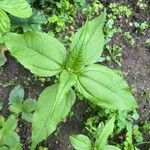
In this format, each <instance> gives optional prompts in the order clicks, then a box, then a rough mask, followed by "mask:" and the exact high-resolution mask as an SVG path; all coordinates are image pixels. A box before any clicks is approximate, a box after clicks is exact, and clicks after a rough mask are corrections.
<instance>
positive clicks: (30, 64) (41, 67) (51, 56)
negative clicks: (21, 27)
mask: <svg viewBox="0 0 150 150" xmlns="http://www.w3.org/2000/svg"><path fill="white" fill-rule="evenodd" d="M4 41H5V44H6V46H7V48H8V50H9V51H10V52H11V54H12V56H14V57H15V58H16V59H17V60H18V61H19V62H20V63H21V64H22V65H24V66H25V67H26V68H28V69H29V70H30V71H31V72H32V73H34V74H36V75H38V76H44V77H47V76H48V77H49V76H53V75H56V74H57V73H59V72H60V71H61V70H62V68H63V65H64V61H65V59H66V50H65V48H64V46H63V45H62V44H61V43H60V42H59V41H58V40H57V39H55V38H53V37H51V36H50V35H48V34H46V33H41V32H26V33H24V34H23V35H21V34H13V33H12V34H7V35H6V36H5V37H4Z"/></svg>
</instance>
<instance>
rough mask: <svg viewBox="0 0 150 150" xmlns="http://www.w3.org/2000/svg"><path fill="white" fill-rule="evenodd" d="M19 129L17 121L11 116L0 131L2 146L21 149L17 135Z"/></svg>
mask: <svg viewBox="0 0 150 150" xmlns="http://www.w3.org/2000/svg"><path fill="white" fill-rule="evenodd" d="M16 127H17V121H16V119H15V117H14V116H12V115H11V116H10V117H9V118H8V119H7V120H6V121H5V122H3V125H2V128H1V129H0V139H1V144H2V145H7V146H8V147H9V148H12V149H18V150H20V149H21V144H20V143H19V141H20V140H19V136H18V135H17V134H16V133H15V131H14V130H15V129H16Z"/></svg>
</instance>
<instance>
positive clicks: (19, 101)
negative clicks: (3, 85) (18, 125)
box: [9, 85, 35, 122]
mask: <svg viewBox="0 0 150 150" xmlns="http://www.w3.org/2000/svg"><path fill="white" fill-rule="evenodd" d="M23 99H24V89H23V87H22V86H21V85H18V86H16V87H15V88H14V89H13V90H12V91H11V93H10V95H9V110H10V111H11V112H13V113H15V114H16V115H19V114H20V113H21V117H22V119H24V120H26V121H28V122H32V116H33V113H32V112H33V111H34V109H35V101H34V100H32V99H27V100H25V101H23Z"/></svg>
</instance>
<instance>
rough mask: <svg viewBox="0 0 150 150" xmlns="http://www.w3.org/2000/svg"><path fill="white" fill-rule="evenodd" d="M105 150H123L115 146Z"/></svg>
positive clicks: (107, 147) (106, 147) (108, 146)
mask: <svg viewBox="0 0 150 150" xmlns="http://www.w3.org/2000/svg"><path fill="white" fill-rule="evenodd" d="M103 150H121V149H120V148H118V147H116V146H113V145H106V146H105V147H104V149H103Z"/></svg>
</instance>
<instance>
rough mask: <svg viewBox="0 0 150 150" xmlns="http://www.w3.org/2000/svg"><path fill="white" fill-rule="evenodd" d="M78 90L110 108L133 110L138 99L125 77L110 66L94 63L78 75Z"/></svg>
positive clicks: (91, 99) (100, 104) (96, 102)
mask: <svg viewBox="0 0 150 150" xmlns="http://www.w3.org/2000/svg"><path fill="white" fill-rule="evenodd" d="M77 89H78V91H79V92H80V93H81V94H83V96H84V97H85V98H87V99H89V100H90V101H91V102H93V103H95V104H96V105H99V106H104V107H106V108H110V109H120V110H133V109H135V108H136V107H137V104H136V100H135V99H134V97H133V96H132V93H131V90H130V88H129V87H128V85H127V83H126V82H125V81H124V80H123V77H121V76H120V75H118V74H117V73H116V72H114V71H113V70H111V69H109V68H108V67H105V66H102V65H98V64H94V65H91V66H88V67H85V68H83V69H82V71H81V72H80V74H79V75H78V83H77Z"/></svg>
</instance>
